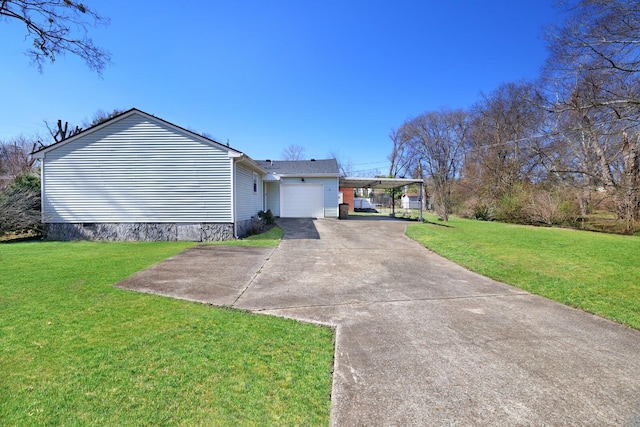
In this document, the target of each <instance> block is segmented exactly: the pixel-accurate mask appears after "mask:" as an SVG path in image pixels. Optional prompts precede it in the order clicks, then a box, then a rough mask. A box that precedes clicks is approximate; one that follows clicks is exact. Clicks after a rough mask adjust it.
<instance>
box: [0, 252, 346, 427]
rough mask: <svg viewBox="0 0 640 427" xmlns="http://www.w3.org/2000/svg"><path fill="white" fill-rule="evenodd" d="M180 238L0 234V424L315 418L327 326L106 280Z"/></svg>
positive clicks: (325, 408) (328, 340)
mask: <svg viewBox="0 0 640 427" xmlns="http://www.w3.org/2000/svg"><path fill="white" fill-rule="evenodd" d="M192 245H193V244H191V243H99V242H73V243H68V242H67V243H62V242H32V243H11V244H0V349H1V350H0V425H45V424H47V425H48V424H52V425H136V426H137V425H168V424H181V425H256V424H273V425H284V424H286V425H322V424H324V425H326V424H328V421H329V410H330V393H331V370H332V366H333V331H332V330H330V329H327V328H323V327H318V326H314V325H308V324H302V323H299V322H295V321H291V320H286V319H280V318H275V317H269V316H262V315H254V314H250V313H247V312H243V311H239V310H232V309H225V308H217V307H209V306H206V305H201V304H196V303H190V302H185V301H179V300H174V299H170V298H163V297H158V296H153V295H148V294H138V293H134V292H129V291H124V290H120V289H116V288H114V287H113V286H112V284H114V283H116V282H118V281H119V280H121V279H123V278H125V277H127V276H129V275H131V274H133V273H135V272H137V271H140V270H142V269H144V268H146V267H148V266H149V265H151V264H153V263H156V262H159V261H161V260H163V259H165V258H167V257H169V256H172V255H174V254H176V253H178V252H180V251H182V250H184V249H186V248H188V247H190V246H192Z"/></svg>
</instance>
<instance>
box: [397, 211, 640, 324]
mask: <svg viewBox="0 0 640 427" xmlns="http://www.w3.org/2000/svg"><path fill="white" fill-rule="evenodd" d="M428 219H429V220H430V221H432V223H426V224H411V225H409V227H408V229H407V235H408V236H409V237H411V238H412V239H414V240H417V241H418V242H420V243H421V244H422V245H424V246H426V247H427V248H429V249H431V250H433V251H434V252H437V253H438V254H440V255H442V256H444V257H446V258H448V259H450V260H452V261H454V262H456V263H458V264H460V265H462V266H464V267H466V268H468V269H470V270H473V271H476V272H478V273H480V274H482V275H484V276H488V277H491V278H494V279H496V280H499V281H501V282H505V283H508V284H511V285H513V286H517V287H519V288H522V289H525V290H527V291H529V292H532V293H535V294H538V295H542V296H544V297H546V298H549V299H553V300H555V301H558V302H561V303H563V304H567V305H570V306H572V307H576V308H580V309H582V310H585V311H588V312H591V313H595V314H598V315H600V316H603V317H607V318H609V319H612V320H615V321H617V322H619V323H623V324H625V325H628V326H631V327H633V328H636V329H640V237H637V236H620V235H612V234H604V233H593V232H586V231H577V230H568V229H558V228H541V227H530V226H522V225H512V224H504V223H498V222H484V221H474V220H466V219H461V218H455V217H452V218H451V219H450V221H449V222H448V223H445V222H439V221H437V220H436V218H435V217H433V216H429V217H428Z"/></svg>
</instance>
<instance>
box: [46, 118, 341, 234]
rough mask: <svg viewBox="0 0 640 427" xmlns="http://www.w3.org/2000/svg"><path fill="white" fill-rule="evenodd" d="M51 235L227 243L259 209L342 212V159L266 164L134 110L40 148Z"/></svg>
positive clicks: (301, 213)
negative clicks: (338, 160)
mask: <svg viewBox="0 0 640 427" xmlns="http://www.w3.org/2000/svg"><path fill="white" fill-rule="evenodd" d="M34 157H36V158H38V159H40V161H41V180H42V222H43V226H44V231H45V234H46V237H47V238H48V239H50V240H77V239H89V240H153V241H159V240H167V241H168V240H187V241H215V240H227V239H232V238H235V237H241V236H244V235H246V234H247V233H248V232H250V230H251V229H252V228H253V227H255V226H256V224H257V223H259V220H258V219H257V218H258V213H259V212H260V211H266V210H267V209H271V210H272V212H273V213H274V215H276V216H292V217H296V216H304V217H337V216H338V194H337V193H338V175H339V173H338V167H337V163H336V161H335V160H317V161H313V160H310V161H305V162H280V161H274V162H271V161H262V162H256V161H254V160H253V159H251V158H250V157H249V156H247V155H246V154H244V153H242V152H241V151H239V150H236V149H233V148H231V147H229V146H228V145H224V144H221V143H219V142H216V141H214V140H212V139H210V138H206V137H204V136H201V135H198V134H196V133H194V132H191V131H189V130H187V129H184V128H181V127H179V126H176V125H174V124H172V123H169V122H167V121H165V120H162V119H159V118H157V117H154V116H152V115H150V114H147V113H145V112H143V111H140V110H138V109H135V108H133V109H131V110H129V111H126V112H124V113H122V114H120V115H118V116H116V117H113V118H112V119H110V120H107V121H105V122H103V123H101V124H98V125H96V126H93V127H91V128H89V129H86V130H84V131H82V132H80V133H78V134H76V135H74V136H72V137H69V138H67V139H65V140H63V141H61V142H59V143H56V144H53V145H50V146H48V147H46V148H43V149H41V150H39V151H36V152H35V153H34Z"/></svg>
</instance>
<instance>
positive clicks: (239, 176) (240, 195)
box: [236, 164, 262, 221]
mask: <svg viewBox="0 0 640 427" xmlns="http://www.w3.org/2000/svg"><path fill="white" fill-rule="evenodd" d="M254 175H256V174H255V173H254V172H253V171H251V170H249V169H247V168H246V167H245V166H243V165H242V164H237V165H236V220H238V221H246V220H249V219H251V218H252V217H255V216H256V215H257V214H258V212H260V211H261V210H262V179H261V178H260V176H256V179H257V182H256V190H257V191H256V192H255V193H254V191H253V179H254Z"/></svg>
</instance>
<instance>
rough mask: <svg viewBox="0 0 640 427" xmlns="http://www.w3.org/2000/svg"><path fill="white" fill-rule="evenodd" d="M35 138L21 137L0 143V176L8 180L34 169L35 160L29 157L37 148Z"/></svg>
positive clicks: (37, 144) (37, 143) (37, 142)
mask: <svg viewBox="0 0 640 427" xmlns="http://www.w3.org/2000/svg"><path fill="white" fill-rule="evenodd" d="M39 144H40V143H39V141H37V140H36V139H35V138H27V137H25V136H23V135H21V136H18V137H16V138H13V139H11V140H9V141H0V175H4V176H6V177H8V178H10V179H14V178H15V177H17V176H19V175H23V174H27V173H31V172H33V170H34V167H35V162H36V161H35V159H34V158H33V157H32V156H31V153H32V152H34V151H35V150H36V149H37V148H38V146H39Z"/></svg>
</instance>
